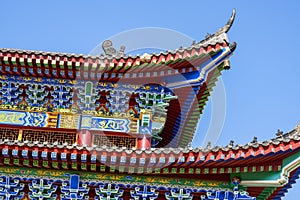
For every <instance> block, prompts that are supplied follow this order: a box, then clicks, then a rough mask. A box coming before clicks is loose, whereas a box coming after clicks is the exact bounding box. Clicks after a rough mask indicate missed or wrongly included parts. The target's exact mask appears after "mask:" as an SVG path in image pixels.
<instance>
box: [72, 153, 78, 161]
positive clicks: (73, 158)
mask: <svg viewBox="0 0 300 200" xmlns="http://www.w3.org/2000/svg"><path fill="white" fill-rule="evenodd" d="M71 160H72V162H76V160H77V154H76V153H72V154H71Z"/></svg>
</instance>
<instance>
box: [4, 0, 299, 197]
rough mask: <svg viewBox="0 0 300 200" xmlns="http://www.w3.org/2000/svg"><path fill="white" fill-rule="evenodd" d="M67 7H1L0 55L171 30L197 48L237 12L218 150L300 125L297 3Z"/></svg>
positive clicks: (77, 49) (81, 47)
mask: <svg viewBox="0 0 300 200" xmlns="http://www.w3.org/2000/svg"><path fill="white" fill-rule="evenodd" d="M74 2H75V1H69V0H66V1H58V0H53V1H3V2H1V3H0V7H1V10H0V17H1V32H0V47H4V48H18V49H31V50H43V51H55V52H70V53H82V54H87V53H89V52H90V51H91V50H92V49H93V48H94V47H95V46H97V45H98V44H99V43H101V42H102V41H103V40H105V39H107V38H110V37H112V36H113V35H115V34H118V33H120V32H123V31H126V30H131V29H135V28H143V27H161V28H167V29H172V30H175V31H178V32H181V33H183V34H186V35H187V36H188V37H190V38H193V39H195V40H197V41H199V40H202V39H203V38H204V37H205V35H206V33H208V32H209V33H213V32H215V31H216V30H217V29H218V28H219V27H221V26H223V25H224V23H225V22H226V21H227V19H228V17H229V15H230V14H231V11H232V9H233V8H236V9H237V16H236V21H235V23H234V25H233V27H232V29H231V31H230V32H229V39H230V41H236V42H237V44H238V47H237V49H236V51H235V53H234V55H233V57H232V58H231V69H230V70H229V71H225V72H224V73H223V76H222V80H223V82H224V85H225V90H226V98H227V99H226V119H225V124H224V128H223V131H222V134H221V137H220V140H219V141H218V144H221V145H226V144H227V143H228V142H229V140H230V139H234V140H235V142H236V143H241V144H245V143H247V142H249V141H251V140H252V138H253V137H254V136H257V137H258V139H259V140H267V139H269V138H272V137H274V136H275V133H276V131H277V129H281V130H283V131H289V130H291V129H293V128H294V127H295V126H296V125H297V124H298V123H299V122H300V110H299V108H300V101H299V99H300V92H299V75H300V65H299V64H298V62H297V58H298V57H299V52H300V51H299V47H300V39H299V35H300V24H299V19H300V14H299V9H300V5H299V4H300V3H299V2H298V1H296V0H294V1H288V3H287V1H276V0H275V1H274V0H273V1H270V0H266V1H261V0H253V1H247V2H246V1H230V2H229V1H226V2H225V1H196V0H195V1H156V0H154V1H145V2H144V1H128V2H127V1H105V2H104V1H103V2H100V1H86V2H83V1H81V2H78V3H74ZM208 110H209V108H208ZM207 113H208V111H207ZM205 116H209V114H206V115H205V114H204V115H203V117H205ZM207 118H208V117H207ZM203 123H207V122H205V120H203ZM199 134H200V135H201V133H199ZM199 143H201V141H199ZM299 191H300V183H299V181H298V183H297V184H296V185H295V186H294V188H293V189H291V190H290V191H289V194H288V196H287V197H286V198H285V199H288V200H293V199H298V198H297V197H296V195H297V194H298V195H299V194H300V192H299Z"/></svg>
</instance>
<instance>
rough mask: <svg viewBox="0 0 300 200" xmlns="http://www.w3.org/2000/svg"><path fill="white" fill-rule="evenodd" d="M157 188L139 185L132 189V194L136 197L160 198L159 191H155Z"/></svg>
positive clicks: (144, 198)
mask: <svg viewBox="0 0 300 200" xmlns="http://www.w3.org/2000/svg"><path fill="white" fill-rule="evenodd" d="M155 190H156V189H155V188H154V187H149V186H139V187H135V189H134V190H130V196H131V197H132V198H134V199H143V200H146V199H151V200H154V199H157V198H158V194H159V193H158V192H156V191H155Z"/></svg>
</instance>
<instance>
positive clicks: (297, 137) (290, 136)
mask: <svg viewBox="0 0 300 200" xmlns="http://www.w3.org/2000/svg"><path fill="white" fill-rule="evenodd" d="M291 141H297V142H298V141H300V130H299V128H296V129H294V130H292V131H290V132H288V133H286V134H284V135H282V136H278V137H275V138H273V139H270V140H267V141H262V142H249V143H247V144H245V145H241V144H237V145H233V146H232V145H227V146H224V147H222V146H215V147H213V148H211V147H209V148H202V147H196V148H192V147H186V148H173V147H170V148H149V149H136V148H131V149H127V148H125V147H116V146H114V147H106V146H96V145H93V146H91V147H88V146H87V145H82V146H79V145H77V144H73V145H69V144H67V143H64V144H58V143H48V142H44V143H40V142H37V141H35V142H31V141H24V142H22V141H19V140H15V141H11V140H9V139H5V140H0V145H10V146H20V147H26V146H27V147H38V148H58V149H69V150H72V149H74V150H87V151H102V152H103V151H106V152H125V153H127V154H132V153H137V154H142V153H145V154H153V153H154V154H161V153H163V154H177V155H178V154H180V153H190V152H192V153H209V152H218V151H222V152H229V151H231V150H234V151H237V150H249V149H252V148H255V149H257V148H259V147H267V146H270V145H278V144H280V143H290V142H291Z"/></svg>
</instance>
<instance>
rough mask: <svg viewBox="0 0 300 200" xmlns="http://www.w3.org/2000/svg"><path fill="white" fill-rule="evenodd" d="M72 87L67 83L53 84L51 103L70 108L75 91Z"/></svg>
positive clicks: (55, 106)
mask: <svg viewBox="0 0 300 200" xmlns="http://www.w3.org/2000/svg"><path fill="white" fill-rule="evenodd" d="M71 89H72V88H71V87H70V86H65V85H60V86H53V90H52V91H51V92H50V93H51V96H52V97H53V99H51V103H52V104H53V106H54V108H69V107H70V106H71V105H72V103H73V100H72V98H73V95H74V93H73V92H72V91H71Z"/></svg>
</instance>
